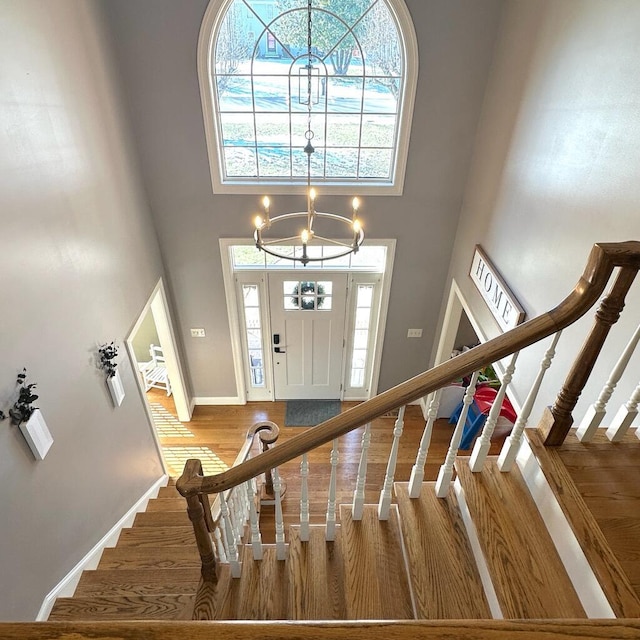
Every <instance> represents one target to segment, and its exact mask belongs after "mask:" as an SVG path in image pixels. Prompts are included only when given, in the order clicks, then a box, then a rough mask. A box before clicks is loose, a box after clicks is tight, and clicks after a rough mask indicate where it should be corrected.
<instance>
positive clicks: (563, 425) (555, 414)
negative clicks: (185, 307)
mask: <svg viewBox="0 0 640 640" xmlns="http://www.w3.org/2000/svg"><path fill="white" fill-rule="evenodd" d="M637 271H638V270H637V268H636V267H622V268H621V269H620V272H619V273H618V276H617V277H616V280H615V283H614V285H613V287H612V288H611V291H610V292H609V293H608V294H607V296H606V297H605V298H604V299H603V301H602V303H601V304H600V307H599V308H598V310H597V311H596V319H595V322H594V325H593V327H592V328H591V333H590V334H589V335H588V336H587V339H586V340H585V342H584V344H583V345H582V349H581V350H580V353H579V354H578V355H577V357H576V359H575V361H574V363H573V366H572V367H571V371H569V374H568V375H567V378H566V380H565V383H564V385H563V387H562V389H561V390H560V393H559V394H558V396H557V398H556V401H555V403H554V405H553V407H552V408H551V411H546V412H545V414H544V416H543V418H542V420H541V423H540V425H539V427H538V428H539V430H540V431H541V433H542V435H543V436H544V438H545V441H544V443H545V445H547V446H556V445H560V444H562V443H563V442H564V439H565V438H566V436H567V433H569V429H571V425H572V424H573V415H572V412H573V409H574V408H575V406H576V404H577V402H578V398H579V397H580V394H581V393H582V389H584V386H585V384H586V383H587V380H588V379H589V376H590V375H591V371H592V370H593V367H594V365H595V363H596V360H597V359H598V355H599V354H600V351H601V350H602V346H603V345H604V341H605V340H606V338H607V335H608V334H609V330H610V329H611V327H612V326H613V325H614V324H615V323H616V322H617V321H618V318H619V317H620V313H621V311H622V309H623V307H624V299H625V296H626V295H627V291H629V287H631V284H632V283H633V280H634V278H635V277H636V273H637Z"/></svg>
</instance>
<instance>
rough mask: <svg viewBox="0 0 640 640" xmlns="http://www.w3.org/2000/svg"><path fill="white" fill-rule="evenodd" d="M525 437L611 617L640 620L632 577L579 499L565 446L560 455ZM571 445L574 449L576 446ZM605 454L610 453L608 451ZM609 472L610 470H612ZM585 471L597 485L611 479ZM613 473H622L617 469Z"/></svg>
mask: <svg viewBox="0 0 640 640" xmlns="http://www.w3.org/2000/svg"><path fill="white" fill-rule="evenodd" d="M525 433H526V436H527V440H528V441H529V444H530V445H531V448H532V450H533V452H534V454H535V456H536V458H537V459H538V462H539V463H540V467H541V468H542V471H543V473H544V475H545V478H546V480H547V482H548V483H549V486H550V487H551V490H552V491H553V493H554V495H555V496H556V498H557V500H558V503H559V504H560V507H561V508H562V511H563V512H564V514H565V516H566V518H567V520H568V521H569V525H570V526H571V528H572V530H573V532H574V534H575V536H576V538H577V540H578V543H579V544H580V546H581V548H582V550H583V552H584V554H585V556H586V558H587V561H588V562H589V564H590V565H591V568H592V569H593V572H594V573H595V575H596V577H597V579H598V582H599V583H600V586H601V587H602V589H603V591H604V593H605V595H606V597H607V600H608V601H609V604H610V605H611V607H612V609H613V611H614V613H615V614H616V616H618V617H624V618H638V617H640V597H639V596H638V593H637V592H636V590H635V589H634V584H635V583H632V577H631V576H628V572H629V568H628V567H627V566H626V565H625V566H623V565H622V563H621V562H619V561H618V558H617V557H616V555H615V554H614V551H613V550H612V548H611V546H610V545H609V542H608V541H607V539H606V537H605V535H604V533H603V532H602V529H601V528H600V526H599V525H598V523H597V522H596V520H595V518H594V515H593V514H592V512H591V511H590V509H589V507H588V505H587V503H586V502H585V501H584V500H583V498H582V496H581V495H580V492H579V490H578V488H577V486H576V483H575V482H574V481H573V479H572V476H573V475H574V474H573V471H572V473H571V474H570V473H569V471H568V469H567V466H566V460H565V453H564V448H565V445H564V444H563V445H562V451H560V449H559V448H558V447H545V446H544V443H543V438H542V437H541V435H540V433H538V432H537V431H536V430H535V429H527V430H526V432H525ZM570 439H571V441H577V440H576V439H575V433H574V432H573V431H572V432H571V433H570ZM573 444H574V445H575V442H574V443H573ZM583 446H587V447H589V449H594V448H595V447H594V446H593V444H592V445H583ZM609 446H611V447H615V449H616V450H619V449H620V447H619V446H617V445H616V444H613V443H609ZM606 453H607V454H608V453H609V452H608V450H607V451H606ZM581 468H582V467H581ZM609 468H610V469H611V467H609ZM585 469H588V470H589V471H590V472H592V473H593V476H592V479H593V481H597V479H598V478H599V479H600V480H604V481H605V482H606V481H607V477H611V476H610V475H609V474H608V473H607V472H606V469H602V468H599V467H598V465H597V464H596V465H594V466H591V465H590V464H586V462H585ZM613 470H614V471H616V472H620V473H621V470H620V469H613ZM625 476H626V477H628V473H626V474H624V473H623V475H622V477H621V479H624V477H625ZM616 477H618V476H616ZM590 478H591V476H590Z"/></svg>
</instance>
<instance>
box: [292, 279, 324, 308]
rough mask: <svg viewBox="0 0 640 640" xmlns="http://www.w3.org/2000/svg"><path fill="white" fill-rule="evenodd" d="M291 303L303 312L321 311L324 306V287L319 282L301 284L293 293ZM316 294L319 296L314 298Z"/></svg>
mask: <svg viewBox="0 0 640 640" xmlns="http://www.w3.org/2000/svg"><path fill="white" fill-rule="evenodd" d="M291 293H292V296H291V302H292V303H293V304H294V305H295V306H296V307H297V308H298V309H303V310H309V309H315V308H316V304H317V308H318V309H320V307H322V305H323V304H324V300H325V298H324V286H323V285H322V284H320V283H319V282H301V283H300V284H299V285H296V286H295V287H294V288H293V290H292V291H291ZM314 294H317V295H316V296H314Z"/></svg>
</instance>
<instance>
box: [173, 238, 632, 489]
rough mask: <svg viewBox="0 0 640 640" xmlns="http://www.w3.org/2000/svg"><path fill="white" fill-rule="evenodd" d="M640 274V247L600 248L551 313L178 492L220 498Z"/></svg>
mask: <svg viewBox="0 0 640 640" xmlns="http://www.w3.org/2000/svg"><path fill="white" fill-rule="evenodd" d="M616 267H621V268H623V269H626V270H630V271H637V270H638V269H640V242H638V241H629V242H621V243H598V244H595V245H594V246H593V248H592V249H591V253H590V254H589V259H588V261H587V265H586V267H585V270H584V272H583V274H582V276H581V277H580V279H579V281H578V283H577V284H576V286H575V288H574V290H573V291H572V292H571V293H570V294H569V295H568V296H567V297H566V298H565V299H564V300H563V301H562V302H561V303H560V304H559V305H558V306H557V307H555V308H554V309H552V310H551V311H548V312H546V313H543V314H542V315H540V316H537V317H536V318H533V319H532V320H529V321H528V322H525V323H524V324H521V325H520V326H518V327H516V328H515V329H512V330H511V331H508V332H507V333H505V334H503V335H501V336H498V337H496V338H493V339H492V340H489V341H488V342H485V343H484V344H481V345H479V346H477V347H474V348H473V349H470V350H469V351H467V352H465V353H463V354H461V355H459V356H457V357H456V358H453V359H451V360H448V361H447V362H444V363H442V364H440V365H438V366H436V367H434V368H432V369H430V370H429V371H426V372H425V373H422V374H420V375H417V376H415V377H414V378H411V379H410V380H407V381H405V382H403V383H401V384H399V385H397V386H395V387H393V388H392V389H389V390H388V391H385V392H383V393H381V394H379V395H377V396H375V397H374V398H371V399H370V400H367V401H366V402H363V403H362V404H360V405H358V406H356V407H353V408H352V409H349V410H347V411H345V412H344V413H341V414H339V415H337V416H336V417H335V418H331V419H329V420H326V421H325V422H323V423H321V424H319V425H317V426H316V427H314V428H313V429H308V430H306V431H304V432H303V433H301V434H299V435H297V436H295V437H293V438H291V439H290V440H287V441H286V442H284V443H283V444H281V445H280V446H278V447H274V448H273V449H270V450H269V451H266V452H264V453H262V454H260V455H258V456H256V457H255V458H252V459H250V460H247V461H246V462H243V463H242V464H240V465H238V466H235V467H232V468H231V469H228V470H227V471H225V472H223V473H219V474H216V475H212V476H199V475H197V474H196V475H194V474H191V473H188V472H187V468H186V467H185V472H184V473H183V474H182V476H180V478H179V479H178V481H177V483H176V488H177V489H178V491H179V492H180V493H181V494H182V495H183V496H185V497H188V496H192V495H195V494H199V493H220V492H221V491H225V490H227V489H229V488H231V487H234V486H236V485H238V484H240V483H241V482H246V481H247V480H249V479H251V478H253V477H255V476H257V475H259V474H261V473H264V472H265V471H267V470H269V469H273V468H274V467H277V466H279V465H281V464H283V463H285V462H288V461H290V460H293V459H294V458H297V457H299V456H301V455H302V454H303V453H306V452H308V451H310V450H311V449H315V448H316V447H318V446H320V445H322V444H325V443H327V442H330V441H331V440H333V439H334V438H337V437H339V436H341V435H344V434H345V433H348V432H349V431H351V430H353V429H356V428H358V427H360V426H362V425H363V424H366V423H367V422H370V421H371V420H373V419H375V418H377V417H379V416H381V415H382V414H384V413H386V412H387V411H390V410H392V409H395V408H396V407H399V406H402V405H405V404H407V403H409V402H412V401H414V400H417V399H418V398H421V397H423V396H426V395H428V394H429V393H431V392H433V391H435V390H436V389H439V388H440V387H442V386H443V385H445V384H448V383H450V382H452V381H454V380H457V379H459V378H461V377H464V376H466V375H469V374H470V373H472V372H473V371H476V370H477V369H480V368H482V367H484V366H486V365H488V364H491V363H493V362H496V361H498V360H501V359H502V358H504V357H505V356H508V355H510V354H512V353H514V352H515V351H518V350H520V349H522V348H524V347H527V346H529V345H531V344H533V343H535V342H538V341H539V340H542V339H543V338H545V337H547V336H549V335H551V334H553V333H556V332H557V331H560V330H561V329H564V328H565V327H567V326H569V325H570V324H572V323H574V322H575V321H576V320H578V319H579V318H580V317H582V316H583V315H584V314H585V313H586V312H587V311H588V310H589V309H590V308H591V307H592V306H593V305H594V304H595V303H596V301H597V300H598V298H599V297H600V295H601V294H602V292H603V291H604V289H605V287H606V285H607V282H608V281H609V278H610V277H611V274H612V273H613V270H614V269H615V268H616Z"/></svg>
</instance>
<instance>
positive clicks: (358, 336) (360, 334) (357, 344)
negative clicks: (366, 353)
mask: <svg viewBox="0 0 640 640" xmlns="http://www.w3.org/2000/svg"><path fill="white" fill-rule="evenodd" d="M368 339H369V332H368V331H366V330H362V329H356V330H355V331H354V332H353V348H354V350H355V349H366V348H367V342H368ZM354 353H355V351H354Z"/></svg>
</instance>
